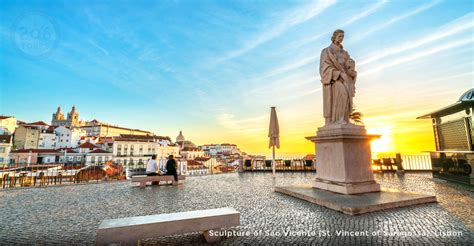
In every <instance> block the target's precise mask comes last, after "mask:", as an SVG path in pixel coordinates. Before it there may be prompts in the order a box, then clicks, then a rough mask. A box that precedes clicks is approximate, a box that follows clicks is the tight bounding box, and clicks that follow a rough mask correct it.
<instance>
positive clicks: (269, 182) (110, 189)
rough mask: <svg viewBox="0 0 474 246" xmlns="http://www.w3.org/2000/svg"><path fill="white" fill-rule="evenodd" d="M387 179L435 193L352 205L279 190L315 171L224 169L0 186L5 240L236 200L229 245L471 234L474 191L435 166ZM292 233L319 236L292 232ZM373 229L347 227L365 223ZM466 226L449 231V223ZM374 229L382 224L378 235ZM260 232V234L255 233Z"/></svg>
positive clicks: (407, 240)
mask: <svg viewBox="0 0 474 246" xmlns="http://www.w3.org/2000/svg"><path fill="white" fill-rule="evenodd" d="M375 177H376V180H377V181H378V182H379V183H380V184H381V185H382V187H384V188H393V189H398V190H401V191H407V192H415V193H422V194H430V195H435V196H437V200H438V203H435V204H426V205H419V206H413V207H407V208H398V209H390V210H383V211H379V212H375V213H369V214H363V215H358V216H350V215H345V214H343V213H340V212H336V211H333V210H330V209H326V208H324V207H320V206H317V205H315V204H312V203H309V202H305V201H302V200H299V199H295V198H292V197H288V196H285V195H282V194H278V193H275V192H274V191H273V187H274V185H277V186H281V185H294V184H301V183H309V182H310V181H311V179H313V178H314V174H312V173H278V174H277V179H276V181H275V182H273V179H272V177H271V174H270V173H267V174H265V173H246V174H235V173H234V174H221V175H209V176H199V177H189V178H187V179H186V183H185V185H183V186H179V187H172V186H160V187H156V186H155V187H147V188H145V189H140V188H136V187H132V185H131V184H130V183H129V182H127V181H126V182H113V183H99V184H88V185H73V186H61V187H48V188H40V189H15V190H3V191H0V221H1V222H0V245H11V244H72V245H84V244H88V245H93V244H94V243H95V233H96V229H97V228H98V226H99V224H100V222H101V221H102V220H104V219H113V218H121V217H130V216H141V215H150V214H159V213H172V212H181V211H189V210H197V209H209V208H218V207H233V208H235V209H237V210H238V211H240V212H241V226H240V227H238V228H234V229H231V230H229V231H233V232H236V233H237V232H242V233H244V232H251V233H252V235H250V236H229V237H227V238H225V240H223V241H221V242H220V244H222V245H268V244H276V243H279V244H280V245H288V244H294V245H301V244H304V245H308V244H310V245H316V244H318V245H319V244H322V245H349V244H351V245H352V244H357V245H366V244H367V245H377V244H388V245H400V244H403V245H405V244H407V245H410V244H433V245H443V244H461V245H462V244H465V245H470V244H471V243H472V242H473V238H474V233H473V230H474V222H473V218H474V214H473V211H472V204H474V194H473V192H472V191H471V190H469V188H468V187H465V186H461V185H457V184H452V183H446V182H442V181H438V180H433V179H432V177H431V174H424V173H407V174H405V175H403V176H398V175H396V174H383V175H382V174H376V175H375ZM289 231H291V232H294V233H307V234H311V233H313V234H315V235H313V236H299V237H298V236H291V235H288V236H287V235H285V233H288V232H289ZM366 231H367V233H369V234H370V235H368V236H350V235H349V236H342V235H338V233H339V234H340V233H341V232H348V233H350V232H366ZM448 232H451V233H453V232H454V233H459V234H460V235H456V236H452V235H451V236H447V235H446V233H448ZM372 233H375V234H374V235H372ZM254 234H256V235H254ZM158 244H159V245H182V244H192V245H200V244H205V240H204V238H203V236H202V235H201V234H199V233H189V234H184V235H173V236H166V237H159V238H151V239H144V240H141V242H140V245H158Z"/></svg>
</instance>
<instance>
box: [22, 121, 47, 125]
mask: <svg viewBox="0 0 474 246" xmlns="http://www.w3.org/2000/svg"><path fill="white" fill-rule="evenodd" d="M27 125H34V126H48V124H47V123H46V122H44V121H35V122H32V123H28V124H27Z"/></svg>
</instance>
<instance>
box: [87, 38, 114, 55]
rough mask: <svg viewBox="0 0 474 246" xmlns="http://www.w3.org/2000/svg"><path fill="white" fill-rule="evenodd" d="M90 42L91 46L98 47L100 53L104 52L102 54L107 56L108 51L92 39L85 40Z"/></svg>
mask: <svg viewBox="0 0 474 246" xmlns="http://www.w3.org/2000/svg"><path fill="white" fill-rule="evenodd" d="M87 41H88V42H89V43H90V44H92V46H94V47H96V48H97V49H99V50H100V51H101V52H102V53H104V55H106V56H108V55H109V52H108V51H107V50H106V49H105V48H104V47H102V46H100V45H98V44H97V43H96V42H95V41H94V40H92V39H88V40H87Z"/></svg>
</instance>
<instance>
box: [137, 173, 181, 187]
mask: <svg viewBox="0 0 474 246" xmlns="http://www.w3.org/2000/svg"><path fill="white" fill-rule="evenodd" d="M184 180H185V176H184V175H178V182H176V181H175V180H174V177H173V176H171V175H158V176H146V175H135V176H132V183H135V182H136V183H140V188H145V187H146V183H147V182H152V183H151V184H152V185H153V182H156V184H157V185H160V181H166V182H170V181H171V184H172V185H178V184H179V183H183V182H184Z"/></svg>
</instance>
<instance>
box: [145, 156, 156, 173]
mask: <svg viewBox="0 0 474 246" xmlns="http://www.w3.org/2000/svg"><path fill="white" fill-rule="evenodd" d="M156 171H158V164H157V163H156V160H153V159H152V160H149V161H148V164H147V165H146V173H156Z"/></svg>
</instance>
